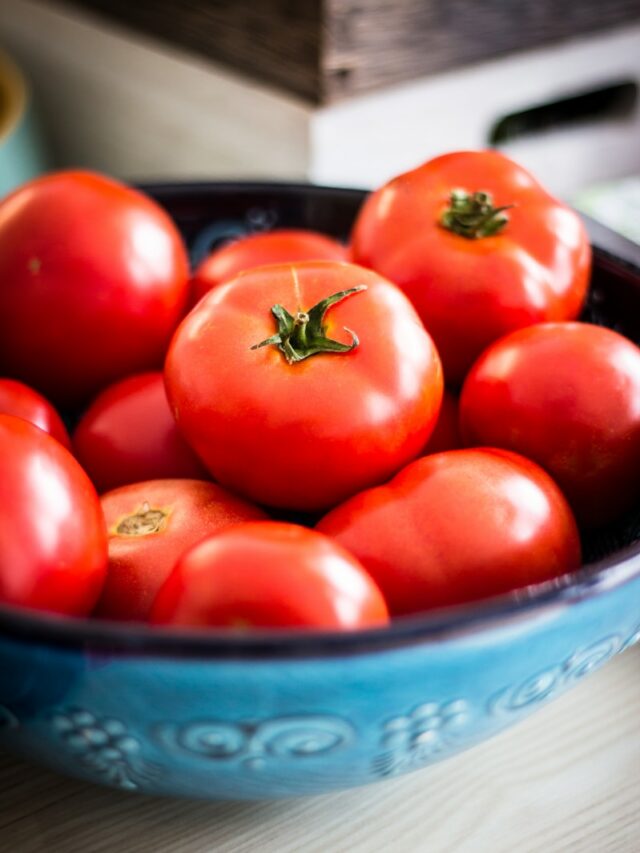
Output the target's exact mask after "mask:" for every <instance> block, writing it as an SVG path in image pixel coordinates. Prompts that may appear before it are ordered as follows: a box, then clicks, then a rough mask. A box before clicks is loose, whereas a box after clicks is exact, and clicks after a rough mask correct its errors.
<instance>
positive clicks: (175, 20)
mask: <svg viewBox="0 0 640 853" xmlns="http://www.w3.org/2000/svg"><path fill="white" fill-rule="evenodd" d="M75 2H76V3H77V4H78V5H81V6H85V7H88V8H91V9H94V10H96V11H99V12H100V13H103V14H105V15H108V16H109V17H111V18H115V19H117V20H120V21H123V22H125V23H127V24H130V25H131V26H133V27H135V28H137V29H139V30H142V31H143V32H146V33H148V34H151V35H156V36H160V37H162V38H165V39H167V40H169V41H171V42H173V43H174V44H178V45H181V46H183V47H187V48H190V49H192V50H194V51H196V52H198V53H202V54H204V55H205V56H207V57H208V58H210V59H214V60H217V61H221V62H223V63H225V64H227V65H229V66H231V67H232V68H235V69H238V70H240V71H243V72H245V73H247V74H250V75H252V76H254V77H257V78H258V79H259V80H261V81H262V82H267V83H272V84H275V85H276V86H280V87H282V88H283V89H285V90H287V91H289V92H291V93H293V94H295V95H298V96H301V97H302V98H305V99H306V100H308V101H311V102H312V103H315V104H326V103H331V102H333V101H337V100H340V99H342V98H346V97H349V96H351V95H355V94H360V93H362V92H367V91H372V90H374V89H378V88H382V87H384V86H388V85H389V84H392V83H399V82H401V81H403V80H412V79H416V78H418V77H422V76H424V75H427V74H432V73H434V72H438V71H443V70H445V69H449V68H455V67H458V66H461V65H467V64H469V63H473V62H478V61H481V60H483V59H495V58H496V57H499V56H501V55H504V54H506V53H511V52H514V51H518V50H525V49H529V48H534V47H537V46H539V45H542V44H548V43H550V42H554V41H559V40H561V39H569V38H575V37H576V36H579V35H581V34H584V33H590V32H600V31H602V30H603V29H606V28H607V27H613V26H616V25H619V24H623V23H625V22H628V21H632V20H637V19H640V5H639V4H638V3H637V0H608V2H604V3H603V2H601V0H565V2H564V3H562V4H559V3H558V2H557V0H537V2H530V0H512V2H509V3H506V2H505V0H484V2H482V3H478V2H477V0H448V2H446V3H445V2H441V0H395V2H393V3H390V2H388V0H365V2H363V0H304V2H293V0H259V1H258V0H234V2H228V0H188V2H182V0H140V2H138V3H131V2H129V0H75Z"/></svg>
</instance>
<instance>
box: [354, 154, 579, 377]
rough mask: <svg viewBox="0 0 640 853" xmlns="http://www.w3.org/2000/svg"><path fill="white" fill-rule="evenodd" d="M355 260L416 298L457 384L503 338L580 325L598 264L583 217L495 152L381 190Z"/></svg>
mask: <svg viewBox="0 0 640 853" xmlns="http://www.w3.org/2000/svg"><path fill="white" fill-rule="evenodd" d="M351 251H352V257H353V260H354V261H355V262H356V263H360V264H363V265H364V266H367V267H371V268H372V269H375V270H377V271H378V272H379V273H380V274H381V275H384V276H386V277H387V278H389V279H390V280H391V281H393V282H395V283H396V284H397V285H399V286H400V287H401V288H402V289H403V290H404V292H405V293H406V294H407V295H408V296H409V298H410V299H411V301H412V302H413V304H414V305H415V306H416V308H417V310H418V313H419V314H420V316H421V318H422V320H423V322H424V324H425V326H426V327H427V329H428V330H429V332H430V334H431V335H432V336H433V339H434V341H435V343H436V346H437V347H438V352H439V353H440V356H441V358H442V363H443V366H444V375H445V379H446V381H447V382H448V383H453V384H459V383H460V382H461V381H462V380H463V378H464V376H465V374H466V372H467V371H468V369H469V368H470V367H471V364H472V363H473V361H474V360H475V359H476V357H477V356H478V355H479V354H480V353H481V352H482V350H483V349H485V347H486V346H488V344H490V343H491V342H492V341H494V340H495V339H496V338H499V337H501V336H502V335H504V334H506V333H507V332H510V331H512V330H513V329H518V328H521V327H523V326H528V325H531V324H532V323H540V322H542V321H544V320H573V319H575V318H576V317H577V316H578V314H579V313H580V309H581V307H582V303H583V301H584V297H585V294H586V291H587V285H588V279H589V271H590V266H591V251H590V248H589V244H588V241H587V235H586V232H585V230H584V228H583V226H582V223H581V221H580V219H579V218H578V216H577V215H576V214H575V213H574V212H573V211H572V210H570V209H569V208H568V207H567V206H566V205H564V204H562V203H561V202H559V201H557V200H556V199H554V198H553V197H552V196H550V195H549V194H548V193H547V192H546V191H545V190H544V189H543V188H542V187H541V186H540V184H538V182H537V181H536V180H535V179H534V178H533V177H532V176H531V175H530V174H529V173H528V172H526V171H525V170H524V169H522V168H521V167H520V166H518V165H516V164H515V163H514V162H512V161H511V160H509V159H508V158H507V157H505V156H504V155H502V154H499V153H498V152H497V151H462V152H457V153H452V154H445V155H444V156H442V157H436V158H435V159H434V160H430V161H429V162H427V163H425V164H424V165H423V166H421V167H420V168H418V169H414V170H413V171H412V172H407V173H406V174H404V175H400V176H399V177H397V178H395V179H394V180H392V181H391V182H390V183H388V184H386V186H384V187H382V189H380V190H378V191H377V192H375V193H373V195H371V196H370V197H369V198H368V199H367V201H366V202H365V204H364V206H363V208H362V210H361V211H360V214H359V216H358V218H357V221H356V224H355V228H354V231H353V235H352V246H351Z"/></svg>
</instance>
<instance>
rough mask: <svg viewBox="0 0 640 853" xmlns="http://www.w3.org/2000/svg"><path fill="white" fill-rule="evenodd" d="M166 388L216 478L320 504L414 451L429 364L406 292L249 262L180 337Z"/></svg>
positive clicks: (438, 385)
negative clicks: (252, 265) (248, 268)
mask: <svg viewBox="0 0 640 853" xmlns="http://www.w3.org/2000/svg"><path fill="white" fill-rule="evenodd" d="M165 379H166V382H167V391H168V395H169V401H170V403H171V406H172V408H173V411H174V414H175V416H176V419H177V420H178V421H179V423H180V428H181V430H182V432H183V434H184V436H185V438H186V439H187V441H188V442H189V444H190V445H191V446H192V447H193V448H194V449H195V450H196V452H197V453H198V456H199V457H200V458H201V459H202V460H203V461H204V463H205V464H206V465H207V467H208V469H209V470H210V471H211V474H212V475H213V477H214V479H216V480H217V481H218V482H220V483H222V484H223V485H226V486H229V487H230V488H232V489H234V490H236V491H238V492H239V493H240V494H244V495H247V496H248V497H250V498H252V499H253V500H256V501H257V502H258V503H264V504H267V505H270V506H277V507H285V508H289V509H300V510H318V509H323V508H327V507H328V506H331V505H332V504H335V503H336V502H337V501H339V500H342V499H344V498H346V497H347V496H349V495H351V494H353V493H355V492H357V491H359V490H360V489H362V488H365V487H367V486H370V485H372V484H374V483H377V482H380V481H382V480H385V479H387V478H388V477H389V476H390V475H391V474H393V473H394V472H395V471H396V470H397V469H398V468H400V467H401V466H402V465H403V464H405V463H406V462H407V461H408V460H410V459H411V458H413V457H414V456H416V455H417V454H418V453H419V452H420V451H421V450H422V448H423V447H424V444H425V442H426V440H427V438H428V437H429V434H430V433H431V431H432V429H433V426H434V424H435V421H436V419H437V416H438V410H439V407H440V400H441V397H442V372H441V368H440V361H439V359H438V355H437V353H436V351H435V348H434V346H433V343H432V341H431V338H430V337H429V335H428V334H427V333H426V332H425V330H424V328H423V326H422V324H421V323H420V320H419V319H418V317H417V315H416V313H415V311H414V310H413V308H412V307H411V305H410V303H409V301H408V300H407V299H406V297H405V296H404V295H403V294H402V293H401V292H400V291H399V290H398V288H396V287H395V286H394V285H392V284H390V283H389V282H387V281H385V280H384V279H382V278H380V276H379V275H377V274H376V273H373V272H371V271H369V270H364V269H362V268H360V267H355V266H351V265H350V264H336V263H331V262H328V261H325V262H321V261H318V262H315V261H309V262H307V263H303V264H296V265H286V266H285V265H282V266H270V267H259V268H256V269H254V270H249V271H247V272H245V273H242V274H241V275H240V276H239V277H238V278H237V279H234V280H232V281H231V282H227V283H226V284H225V285H221V286H220V287H219V288H216V289H215V290H214V291H212V292H211V293H210V294H209V295H208V296H207V297H205V298H204V299H203V300H202V301H201V302H200V303H199V304H198V305H197V307H196V308H195V309H194V310H193V311H192V312H191V314H189V316H188V317H187V318H186V319H185V320H184V322H183V323H182V325H181V326H180V328H179V329H178V331H177V333H176V335H175V337H174V339H173V342H172V344H171V347H170V349H169V353H168V356H167V362H166V369H165Z"/></svg>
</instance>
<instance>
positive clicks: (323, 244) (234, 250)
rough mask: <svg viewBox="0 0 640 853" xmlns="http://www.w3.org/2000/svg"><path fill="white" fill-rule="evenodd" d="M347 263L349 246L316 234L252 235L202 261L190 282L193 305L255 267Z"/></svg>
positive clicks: (285, 231)
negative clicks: (306, 263) (315, 262)
mask: <svg viewBox="0 0 640 853" xmlns="http://www.w3.org/2000/svg"><path fill="white" fill-rule="evenodd" d="M346 260H347V249H346V247H345V246H343V245H342V244H341V243H338V241H337V240H333V239H331V237H327V236H326V235H325V234H320V233H318V232H317V231H307V230H304V229H302V228H287V229H279V230H277V231H266V232H264V233H260V234H249V235H248V236H246V237H240V238H238V239H237V240H233V241H232V242H231V243H226V244H225V245H224V246H221V247H220V248H219V249H216V251H214V252H212V253H211V254H210V255H209V256H208V257H207V258H205V259H204V261H202V263H201V264H200V265H199V266H198V268H197V269H196V271H195V273H194V275H193V278H192V280H191V287H192V299H193V304H195V303H197V302H199V301H200V299H202V297H203V296H204V295H205V293H208V292H209V291H210V290H211V289H212V288H214V287H217V286H218V285H219V284H223V283H224V282H225V281H229V280H230V279H232V278H235V277H236V276H237V275H238V273H241V272H244V270H247V269H251V268H253V267H262V266H266V265H268V264H283V263H295V262H298V261H346Z"/></svg>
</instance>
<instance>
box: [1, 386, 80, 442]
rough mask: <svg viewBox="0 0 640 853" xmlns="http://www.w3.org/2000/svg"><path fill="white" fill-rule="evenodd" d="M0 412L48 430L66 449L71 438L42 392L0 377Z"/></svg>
mask: <svg viewBox="0 0 640 853" xmlns="http://www.w3.org/2000/svg"><path fill="white" fill-rule="evenodd" d="M0 413H1V414H4V415H15V416H16V417H17V418H23V419H24V420H25V421H29V423H32V424H35V425H36V426H37V427H40V429H43V430H44V431H45V432H48V433H49V435H51V436H53V438H55V439H56V441H59V442H60V444H62V445H63V447H66V448H67V450H70V449H71V439H70V438H69V433H68V432H67V428H66V427H65V425H64V423H63V422H62V418H61V417H60V415H59V414H58V413H57V412H56V410H55V409H54V408H53V406H52V405H51V403H50V402H49V401H48V400H46V399H45V398H44V397H43V396H42V394H38V392H37V391H34V390H33V388H29V386H28V385H25V384H24V383H23V382H16V380H14V379H0Z"/></svg>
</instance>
